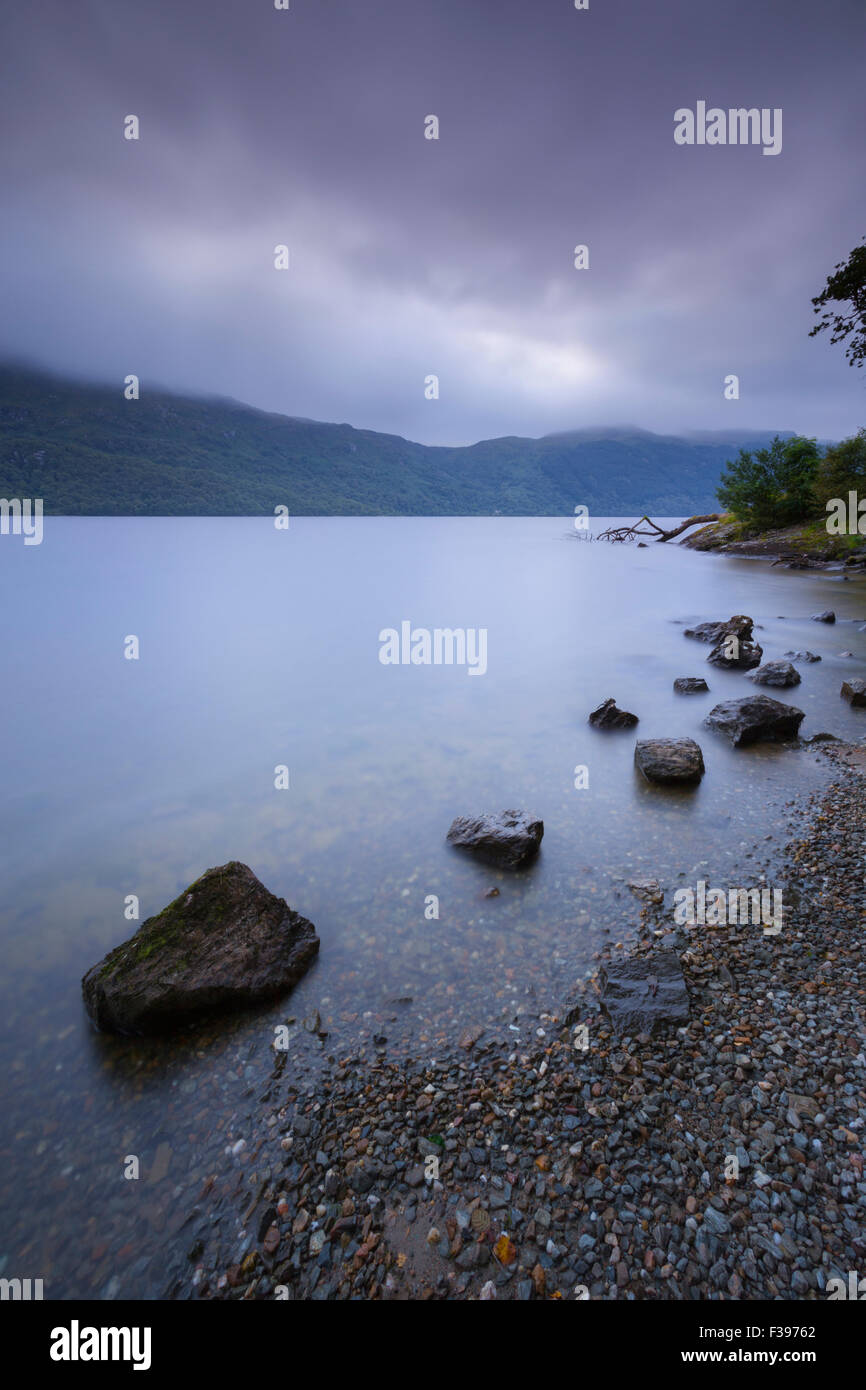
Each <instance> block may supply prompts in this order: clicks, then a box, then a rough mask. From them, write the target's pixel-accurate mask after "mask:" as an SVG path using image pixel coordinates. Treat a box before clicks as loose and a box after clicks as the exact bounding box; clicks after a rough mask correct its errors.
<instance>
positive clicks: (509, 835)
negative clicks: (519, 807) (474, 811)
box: [446, 811, 544, 869]
mask: <svg viewBox="0 0 866 1390" xmlns="http://www.w3.org/2000/svg"><path fill="white" fill-rule="evenodd" d="M543 834H544V822H543V821H540V820H534V819H533V818H532V817H531V816H529V815H528V814H527V812H526V811H500V812H499V814H498V815H489V814H487V813H484V814H482V815H480V816H458V817H457V819H456V820H454V821H452V823H451V828H450V830H449V831H448V835H447V836H446V838H447V840H448V843H449V844H452V845H455V846H456V847H457V848H458V849H468V850H471V851H472V853H473V854H476V855H477V856H478V858H479V859H483V860H485V861H486V862H488V863H491V864H498V865H499V866H500V867H501V868H505V869H516V868H519V867H520V865H522V864H525V863H527V861H528V860H530V859H532V858H534V856H535V855H536V854H537V853H538V847H539V845H540V844H541V837H542V836H543Z"/></svg>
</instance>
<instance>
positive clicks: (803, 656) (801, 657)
mask: <svg viewBox="0 0 866 1390" xmlns="http://www.w3.org/2000/svg"><path fill="white" fill-rule="evenodd" d="M785 655H786V656H790V657H791V658H792V660H793V661H820V660H821V658H820V656H816V655H815V653H814V652H794V651H791V652H785Z"/></svg>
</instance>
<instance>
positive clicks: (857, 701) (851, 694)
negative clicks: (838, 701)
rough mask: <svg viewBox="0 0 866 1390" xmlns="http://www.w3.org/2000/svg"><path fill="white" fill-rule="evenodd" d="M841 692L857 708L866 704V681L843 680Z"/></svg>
mask: <svg viewBox="0 0 866 1390" xmlns="http://www.w3.org/2000/svg"><path fill="white" fill-rule="evenodd" d="M839 694H840V695H841V696H842V698H843V699H845V700H849V701H850V702H851V704H852V705H854V706H855V707H857V708H860V707H862V706H863V705H866V681H861V680H853V681H843V682H842V689H841V690H840V691H839Z"/></svg>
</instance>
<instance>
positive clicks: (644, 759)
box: [634, 738, 704, 784]
mask: <svg viewBox="0 0 866 1390" xmlns="http://www.w3.org/2000/svg"><path fill="white" fill-rule="evenodd" d="M634 760H635V763H636V764H637V766H638V767H639V768H640V770H641V772H642V773H643V775H644V777H646V779H647V781H649V782H661V783H662V784H669V783H677V782H699V781H700V780H701V778H702V777H703V775H704V755H703V753H702V752H701V749H700V745H699V744H697V743H695V741H694V739H693V738H645V739H641V740H639V741H638V743H636V744H635V749H634Z"/></svg>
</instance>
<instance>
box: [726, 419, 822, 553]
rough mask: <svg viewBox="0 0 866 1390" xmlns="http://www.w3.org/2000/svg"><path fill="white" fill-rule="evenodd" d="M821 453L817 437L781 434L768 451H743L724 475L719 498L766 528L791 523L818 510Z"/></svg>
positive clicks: (750, 523)
mask: <svg viewBox="0 0 866 1390" xmlns="http://www.w3.org/2000/svg"><path fill="white" fill-rule="evenodd" d="M820 462H821V451H820V449H819V448H818V444H817V441H816V440H814V439H806V438H805V437H804V436H803V435H794V436H793V437H792V438H791V439H780V437H779V436H778V435H776V437H775V439H774V440H773V442H772V444H771V445H770V447H769V448H768V449H756V450H755V451H754V452H751V451H748V450H746V449H741V450H740V452H739V455H738V457H737V458H736V459H735V460H734V461H733V463H728V464H727V465H726V467H725V472H724V473H723V474H722V477H721V481H720V483H719V487H718V489H717V491H716V496H717V497H718V499H719V501H720V502H721V504H722V506H723V507H725V508H726V509H727V510H728V511H730V512H733V513H734V515H735V516H736V517H737V519H738V520H739V521H743V522H745V523H746V525H748V526H755V527H757V528H759V529H761V530H763V529H765V528H767V527H769V526H790V525H791V524H792V523H793V522H795V521H801V520H802V519H803V518H804V517H807V516H813V515H814V514H815V511H816V509H817V505H818V504H817V499H816V497H815V492H814V483H815V478H816V475H817V472H818V465H819V464H820Z"/></svg>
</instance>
